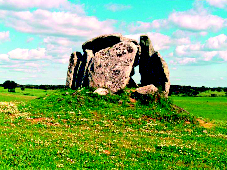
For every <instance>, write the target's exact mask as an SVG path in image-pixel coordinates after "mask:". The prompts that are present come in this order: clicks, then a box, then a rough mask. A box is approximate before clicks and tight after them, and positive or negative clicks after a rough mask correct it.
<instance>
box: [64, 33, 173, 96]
mask: <svg viewBox="0 0 227 170" xmlns="http://www.w3.org/2000/svg"><path fill="white" fill-rule="evenodd" d="M82 48H83V52H84V54H83V55H82V54H81V53H79V52H75V53H73V54H72V55H71V57H70V61H69V67H68V72H67V79H66V86H67V87H70V88H73V89H77V88H81V87H88V86H89V87H93V88H105V89H108V90H109V91H111V92H112V93H115V92H117V91H119V90H122V89H124V88H125V87H126V86H130V87H132V86H135V87H138V86H137V84H135V82H134V81H133V79H132V76H133V75H134V68H135V67H136V66H138V65H139V72H140V75H141V86H148V85H151V86H148V87H153V88H154V89H156V88H157V89H158V90H159V91H162V92H163V93H164V95H165V96H166V97H168V94H169V88H170V80H169V70H168V66H167V64H166V62H165V61H164V59H163V58H162V57H161V55H160V54H159V53H158V52H156V51H155V50H154V48H153V46H152V43H151V41H150V39H149V37H148V36H147V35H142V36H141V37H140V43H138V42H137V41H136V40H133V39H129V38H126V37H123V36H122V35H121V34H109V35H101V36H99V37H96V38H93V39H91V40H88V41H87V42H85V43H84V44H83V46H82ZM150 91H151V94H152V93H153V90H150ZM147 93H149V90H148V92H147Z"/></svg>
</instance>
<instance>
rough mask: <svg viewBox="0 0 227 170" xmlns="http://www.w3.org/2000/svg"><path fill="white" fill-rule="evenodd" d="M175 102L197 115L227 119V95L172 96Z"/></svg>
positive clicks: (214, 118)
mask: <svg viewBox="0 0 227 170" xmlns="http://www.w3.org/2000/svg"><path fill="white" fill-rule="evenodd" d="M171 98H172V99H173V101H174V103H175V104H176V105H178V106H180V107H183V108H184V109H186V110H187V111H189V112H190V113H192V114H194V115H195V116H197V117H203V118H208V119H210V120H225V121H227V97H171Z"/></svg>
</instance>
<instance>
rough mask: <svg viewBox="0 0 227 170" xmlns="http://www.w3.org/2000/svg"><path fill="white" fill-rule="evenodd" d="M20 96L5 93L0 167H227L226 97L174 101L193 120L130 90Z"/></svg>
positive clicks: (40, 92)
mask: <svg viewBox="0 0 227 170" xmlns="http://www.w3.org/2000/svg"><path fill="white" fill-rule="evenodd" d="M16 92H17V93H13V94H11V93H10V98H8V97H7V95H6V94H8V92H6V91H0V96H3V95H2V94H4V97H2V98H1V97H0V169H56V168H63V169H85V168H90V169H226V168H227V148H226V146H227V119H226V103H227V99H226V97H214V98H212V97H203V98H202V97H171V100H173V104H176V105H178V106H180V107H183V108H184V109H186V110H187V111H189V112H190V114H188V113H187V112H184V111H183V110H182V109H180V108H177V107H176V106H174V105H173V104H171V101H169V100H165V99H162V98H159V96H157V95H156V96H155V97H152V96H147V98H134V97H135V96H133V93H131V92H128V91H125V92H123V93H121V94H119V95H107V96H98V95H96V94H93V93H92V92H91V91H89V90H88V89H82V90H79V91H72V90H60V91H44V90H31V91H29V89H25V91H24V92H20V91H19V90H16ZM25 92H28V93H30V94H29V95H24V94H23V93H25ZM8 95H9V94H8ZM42 95H44V96H43V97H41V96H42ZM130 96H131V97H130ZM24 97H30V98H29V99H27V98H24ZM33 98H37V99H33ZM135 99H136V100H135ZM10 100H12V101H16V102H9V101H10ZM5 101H8V102H5ZM20 101H23V102H22V103H21V102H20ZM194 116H195V117H194ZM198 117H200V118H199V119H198ZM209 119H211V121H209Z"/></svg>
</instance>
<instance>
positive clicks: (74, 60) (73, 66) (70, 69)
mask: <svg viewBox="0 0 227 170" xmlns="http://www.w3.org/2000/svg"><path fill="white" fill-rule="evenodd" d="M77 60H78V57H77V55H76V52H75V53H72V54H71V56H70V59H69V66H68V72H67V78H66V87H69V88H73V86H74V85H73V76H74V72H76V71H77V70H76V69H77V68H76V65H77Z"/></svg>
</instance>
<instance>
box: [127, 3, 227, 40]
mask: <svg viewBox="0 0 227 170" xmlns="http://www.w3.org/2000/svg"><path fill="white" fill-rule="evenodd" d="M226 2H227V1H226ZM226 26H227V19H225V18H221V17H219V16H217V15H212V14H209V13H208V11H206V10H205V9H204V8H202V7H200V8H195V9H192V10H188V11H184V12H177V11H175V12H172V13H171V14H170V15H169V16H168V18H167V19H158V20H154V21H152V22H141V21H137V22H136V24H132V25H130V26H129V30H130V31H131V32H144V31H150V30H153V29H156V30H159V29H169V28H174V27H177V28H179V29H181V30H186V31H190V32H196V33H199V35H200V36H205V35H207V31H218V30H220V29H222V28H224V27H226Z"/></svg>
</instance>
